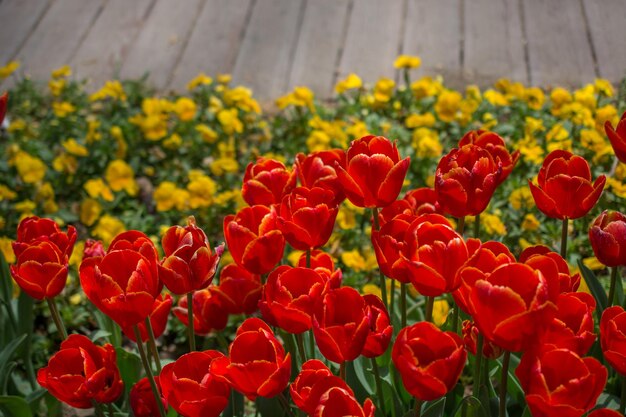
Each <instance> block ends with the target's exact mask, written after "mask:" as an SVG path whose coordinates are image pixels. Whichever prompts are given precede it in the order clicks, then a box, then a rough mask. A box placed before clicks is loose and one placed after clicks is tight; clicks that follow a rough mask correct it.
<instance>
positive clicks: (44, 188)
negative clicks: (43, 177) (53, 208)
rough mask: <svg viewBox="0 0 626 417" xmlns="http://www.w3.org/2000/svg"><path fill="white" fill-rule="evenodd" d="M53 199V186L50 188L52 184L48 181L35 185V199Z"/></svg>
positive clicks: (39, 200) (37, 200)
mask: <svg viewBox="0 0 626 417" xmlns="http://www.w3.org/2000/svg"><path fill="white" fill-rule="evenodd" d="M53 199H54V188H52V184H50V183H49V182H44V183H43V184H41V185H39V187H37V192H36V194H35V201H36V202H41V201H45V200H53Z"/></svg>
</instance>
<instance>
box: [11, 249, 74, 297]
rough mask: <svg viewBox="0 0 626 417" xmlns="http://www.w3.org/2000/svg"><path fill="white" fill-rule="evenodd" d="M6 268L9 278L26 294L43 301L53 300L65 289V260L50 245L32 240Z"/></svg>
mask: <svg viewBox="0 0 626 417" xmlns="http://www.w3.org/2000/svg"><path fill="white" fill-rule="evenodd" d="M10 269H11V276H12V277H13V279H15V282H16V283H17V285H19V286H20V288H21V289H22V290H23V291H24V292H25V293H26V294H28V295H30V296H31V297H33V298H35V299H37V300H43V299H44V298H53V297H56V296H57V295H59V293H61V291H63V288H65V283H66V282H67V271H68V260H67V256H65V255H63V254H62V253H61V252H60V251H59V249H58V248H57V246H56V245H55V244H54V243H51V242H48V241H45V240H43V241H39V242H37V241H35V242H33V243H31V244H30V245H29V246H28V247H26V249H24V250H22V251H20V255H19V256H18V257H17V263H16V264H15V265H11V268H10Z"/></svg>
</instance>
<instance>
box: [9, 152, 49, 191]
mask: <svg viewBox="0 0 626 417" xmlns="http://www.w3.org/2000/svg"><path fill="white" fill-rule="evenodd" d="M14 163H15V168H16V169H17V174H18V175H19V176H20V178H21V179H22V181H24V182H25V183H27V184H33V183H36V182H39V181H41V180H42V179H43V177H44V176H45V175H46V165H45V164H44V163H43V161H42V160H41V159H39V158H37V157H36V156H31V155H29V154H28V153H26V152H24V151H19V152H18V153H17V155H16V156H15V158H14Z"/></svg>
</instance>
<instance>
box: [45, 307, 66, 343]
mask: <svg viewBox="0 0 626 417" xmlns="http://www.w3.org/2000/svg"><path fill="white" fill-rule="evenodd" d="M46 301H47V302H48V307H49V308H50V315H51V316H52V320H54V324H55V325H56V326H57V331H58V332H59V333H60V334H61V338H62V339H63V340H65V339H67V330H65V325H64V324H63V320H61V315H60V314H59V310H57V306H56V304H55V303H54V300H53V299H51V298H46Z"/></svg>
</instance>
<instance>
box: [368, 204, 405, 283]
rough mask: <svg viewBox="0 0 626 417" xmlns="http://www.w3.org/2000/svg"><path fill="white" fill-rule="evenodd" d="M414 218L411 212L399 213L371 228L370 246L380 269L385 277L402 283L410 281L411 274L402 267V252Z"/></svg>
mask: <svg viewBox="0 0 626 417" xmlns="http://www.w3.org/2000/svg"><path fill="white" fill-rule="evenodd" d="M399 201H402V200H399ZM415 218H416V217H415V216H414V215H412V214H399V215H397V216H396V217H394V218H393V219H392V220H390V221H388V222H386V223H385V224H383V225H382V227H381V228H380V230H372V246H374V252H375V253H376V261H377V262H378V267H379V268H380V271H381V272H382V273H383V274H384V275H385V276H386V277H389V278H393V279H396V280H398V281H400V282H402V283H404V284H407V283H409V282H411V274H410V273H409V272H408V271H407V270H406V268H402V266H403V265H404V264H403V263H404V260H403V257H402V253H403V252H406V250H407V249H406V246H407V244H406V243H405V241H406V239H407V234H408V230H409V226H410V225H411V223H413V221H414V220H415Z"/></svg>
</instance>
